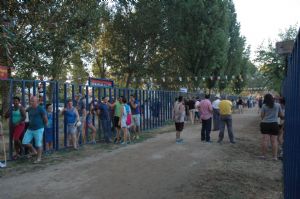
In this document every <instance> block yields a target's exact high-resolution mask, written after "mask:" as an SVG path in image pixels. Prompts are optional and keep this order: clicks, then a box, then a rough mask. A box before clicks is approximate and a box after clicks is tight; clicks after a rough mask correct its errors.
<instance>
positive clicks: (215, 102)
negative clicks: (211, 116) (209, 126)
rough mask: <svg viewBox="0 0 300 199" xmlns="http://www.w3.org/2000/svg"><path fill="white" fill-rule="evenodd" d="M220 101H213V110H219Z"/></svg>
mask: <svg viewBox="0 0 300 199" xmlns="http://www.w3.org/2000/svg"><path fill="white" fill-rule="evenodd" d="M220 102H221V100H220V99H216V100H215V101H213V103H212V107H213V108H214V109H219V104H220Z"/></svg>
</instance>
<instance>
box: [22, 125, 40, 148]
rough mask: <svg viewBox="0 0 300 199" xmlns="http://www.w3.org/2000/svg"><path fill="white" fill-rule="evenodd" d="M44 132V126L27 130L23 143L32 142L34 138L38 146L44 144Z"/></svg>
mask: <svg viewBox="0 0 300 199" xmlns="http://www.w3.org/2000/svg"><path fill="white" fill-rule="evenodd" d="M43 134H44V128H40V129H37V130H30V129H27V131H26V132H25V135H24V138H23V141H22V144H30V142H31V141H32V139H34V143H35V145H36V146H37V147H42V146H43Z"/></svg>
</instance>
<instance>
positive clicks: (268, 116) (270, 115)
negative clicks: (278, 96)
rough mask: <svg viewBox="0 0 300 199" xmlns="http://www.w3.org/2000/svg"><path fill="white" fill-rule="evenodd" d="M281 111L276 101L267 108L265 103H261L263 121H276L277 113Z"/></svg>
mask: <svg viewBox="0 0 300 199" xmlns="http://www.w3.org/2000/svg"><path fill="white" fill-rule="evenodd" d="M281 112H282V109H281V106H280V104H278V103H274V106H273V108H269V107H268V106H267V105H266V104H263V106H262V108H261V113H264V114H265V116H264V118H263V119H262V122H264V123H272V122H277V121H278V114H279V113H281Z"/></svg>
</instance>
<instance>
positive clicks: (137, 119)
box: [132, 114, 141, 126]
mask: <svg viewBox="0 0 300 199" xmlns="http://www.w3.org/2000/svg"><path fill="white" fill-rule="evenodd" d="M132 125H134V126H141V115H140V114H136V115H132Z"/></svg>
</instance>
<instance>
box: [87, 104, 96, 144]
mask: <svg viewBox="0 0 300 199" xmlns="http://www.w3.org/2000/svg"><path fill="white" fill-rule="evenodd" d="M94 115H95V110H94V103H93V102H91V103H90V104H89V105H88V112H87V114H86V126H87V128H88V129H91V131H92V140H91V141H90V142H89V143H90V144H96V128H95V126H94V124H93V116H94Z"/></svg>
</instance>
